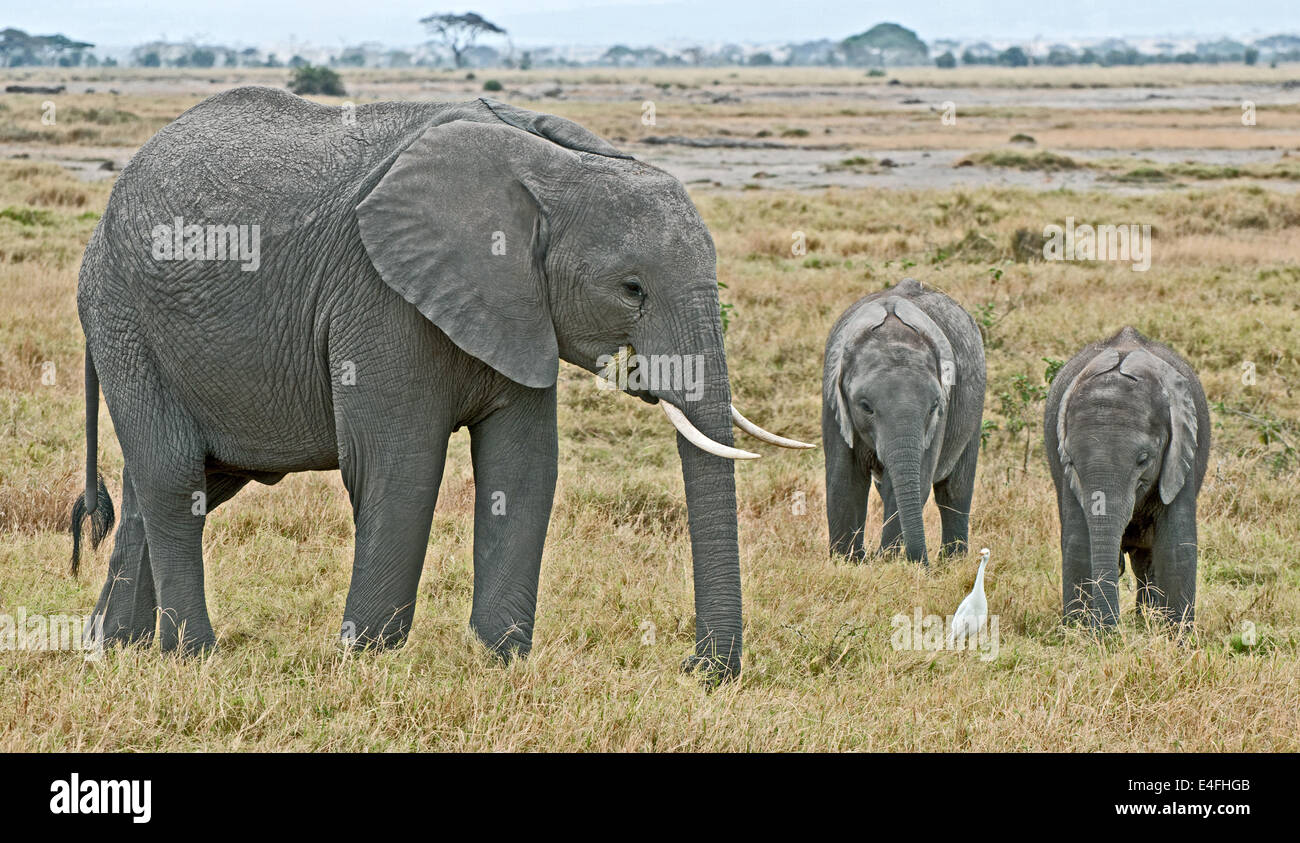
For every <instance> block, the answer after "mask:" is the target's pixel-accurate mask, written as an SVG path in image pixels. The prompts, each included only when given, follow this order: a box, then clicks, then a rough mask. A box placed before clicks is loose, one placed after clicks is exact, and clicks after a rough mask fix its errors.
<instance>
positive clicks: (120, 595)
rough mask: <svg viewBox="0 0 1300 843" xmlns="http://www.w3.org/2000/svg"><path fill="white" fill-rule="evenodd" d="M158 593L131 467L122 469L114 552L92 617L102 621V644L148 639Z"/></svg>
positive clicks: (100, 628)
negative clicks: (120, 500)
mask: <svg viewBox="0 0 1300 843" xmlns="http://www.w3.org/2000/svg"><path fill="white" fill-rule="evenodd" d="M157 608H158V603H157V596H156V595H155V594H154V583H153V572H152V570H151V569H150V567H149V542H148V541H147V540H146V538H145V532H144V516H142V515H141V514H140V504H139V502H138V501H137V500H136V494H135V485H134V484H133V483H132V482H131V472H130V470H129V469H128V470H124V471H123V472H122V511H121V520H120V521H119V523H118V528H117V536H116V538H115V539H114V541H113V555H112V556H111V557H110V558H109V560H108V579H107V580H105V582H104V588H103V589H102V590H101V591H100V593H99V600H98V602H96V603H95V612H94V614H93V615H92V617H93V618H94V619H95V623H96V624H97V625H98V624H101V623H102V626H99V627H98V628H97V633H98V634H102V637H100V639H99V640H100V641H101V642H102V643H104V644H114V643H121V644H132V643H147V642H149V641H152V640H153V634H154V628H155V627H156V626H157V622H158V618H157Z"/></svg>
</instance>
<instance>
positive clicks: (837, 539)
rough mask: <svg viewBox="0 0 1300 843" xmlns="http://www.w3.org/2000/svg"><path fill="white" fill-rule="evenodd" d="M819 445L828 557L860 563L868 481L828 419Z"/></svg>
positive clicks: (836, 428) (865, 518) (851, 452)
mask: <svg viewBox="0 0 1300 843" xmlns="http://www.w3.org/2000/svg"><path fill="white" fill-rule="evenodd" d="M822 444H823V447H825V448H826V521H827V526H828V528H829V529H830V538H831V554H832V555H838V556H847V557H848V558H849V559H852V560H853V561H855V562H860V561H862V559H863V558H864V557H865V556H866V551H865V549H864V547H863V533H864V531H865V530H866V521H867V496H868V495H869V494H870V492H871V482H870V481H869V480H868V479H867V478H866V477H864V476H863V474H862V470H861V469H860V468H859V467H858V464H857V462H856V461H855V460H854V458H853V449H852V448H850V447H849V446H848V443H846V442H845V441H844V439H843V437H841V436H840V431H839V427H838V425H837V424H836V423H835V422H834V421H833V420H830V419H829V417H828V419H826V420H823V422H822Z"/></svg>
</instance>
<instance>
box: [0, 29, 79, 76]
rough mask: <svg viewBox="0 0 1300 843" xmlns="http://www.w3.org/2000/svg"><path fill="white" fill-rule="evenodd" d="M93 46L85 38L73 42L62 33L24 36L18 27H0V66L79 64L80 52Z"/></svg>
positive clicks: (67, 65) (24, 33)
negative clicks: (0, 28)
mask: <svg viewBox="0 0 1300 843" xmlns="http://www.w3.org/2000/svg"><path fill="white" fill-rule="evenodd" d="M93 46H95V45H94V44H91V43H90V42H88V41H73V40H72V39H71V38H68V37H67V36H66V35H28V34H27V33H26V32H24V31H23V30H21V29H15V28H13V27H7V28H5V29H2V30H0V67H19V66H21V65H40V64H47V65H48V64H59V65H63V66H64V67H75V66H77V65H79V64H81V60H82V51H83V50H88V49H90V48H91V47H93Z"/></svg>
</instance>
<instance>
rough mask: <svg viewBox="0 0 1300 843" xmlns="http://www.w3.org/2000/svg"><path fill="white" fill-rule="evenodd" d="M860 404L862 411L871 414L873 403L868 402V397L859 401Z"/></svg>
mask: <svg viewBox="0 0 1300 843" xmlns="http://www.w3.org/2000/svg"><path fill="white" fill-rule="evenodd" d="M858 406H859V407H861V408H862V412H864V413H866V414H867V415H871V405H870V404H868V403H867V402H866V399H863V400H861V401H859V402H858Z"/></svg>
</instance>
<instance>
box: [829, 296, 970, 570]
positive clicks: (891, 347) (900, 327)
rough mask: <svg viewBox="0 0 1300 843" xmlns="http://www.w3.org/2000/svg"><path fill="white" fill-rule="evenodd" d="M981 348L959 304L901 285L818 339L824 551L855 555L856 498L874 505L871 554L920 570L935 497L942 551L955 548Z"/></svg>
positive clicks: (960, 544)
mask: <svg viewBox="0 0 1300 843" xmlns="http://www.w3.org/2000/svg"><path fill="white" fill-rule="evenodd" d="M984 378H985V374H984V341H983V339H982V338H981V336H980V332H979V328H978V327H977V326H976V325H975V320H974V319H972V318H971V317H970V314H968V313H967V312H966V311H964V310H962V308H961V305H959V304H957V303H956V302H955V301H953V300H952V299H950V298H949V297H948V296H946V295H944V294H943V293H941V292H939V291H937V290H927V289H925V288H924V287H922V286H921V284H920V283H919V282H917V281H916V280H915V279H912V278H905V279H903V281H902V282H900V283H899V284H898V285H897V286H895V287H891V288H890V289H887V290H882V291H880V292H878V293H872V294H871V295H869V296H865V297H863V298H861V299H859V300H858V301H857V302H855V303H854V304H853V305H851V306H850V307H849V309H848V310H846V311H844V314H843V315H842V316H841V317H840V318H839V320H838V321H837V322H836V323H835V327H833V328H832V329H831V333H830V337H829V338H828V339H827V340H826V361H825V368H824V371H823V375H822V441H823V443H824V445H825V448H826V516H827V522H828V526H829V528H830V550H831V553H832V554H841V555H845V556H848V557H850V558H853V559H861V558H863V557H865V555H866V551H865V548H864V543H863V532H864V526H865V525H864V522H865V520H866V517H867V495H868V494H869V492H870V489H871V483H872V481H873V480H874V481H875V484H876V491H877V492H879V494H880V496H881V499H882V500H883V501H884V504H885V507H884V514H885V521H884V525H883V526H882V528H881V532H880V549H881V551H882V552H884V551H890V550H896V549H900V548H901V549H902V550H903V551H904V552H905V554H906V555H907V558H908V559H911V560H914V561H919V562H923V563H924V562H927V560H928V556H927V553H926V546H925V525H924V523H923V522H922V518H921V510H922V508H923V507H924V506H925V502H926V500H927V499H928V498H929V496H930V489H931V487H933V489H934V498H935V502H936V503H938V504H939V515H940V518H941V520H942V522H943V547H942V549H943V551H944V552H947V553H961V552H964V551H965V549H966V542H967V539H968V533H969V526H970V508H971V498H972V496H973V493H974V489H975V465H976V462H977V461H978V459H979V448H980V435H979V434H980V424H981V421H980V420H981V418H982V416H983V413H984Z"/></svg>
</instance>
